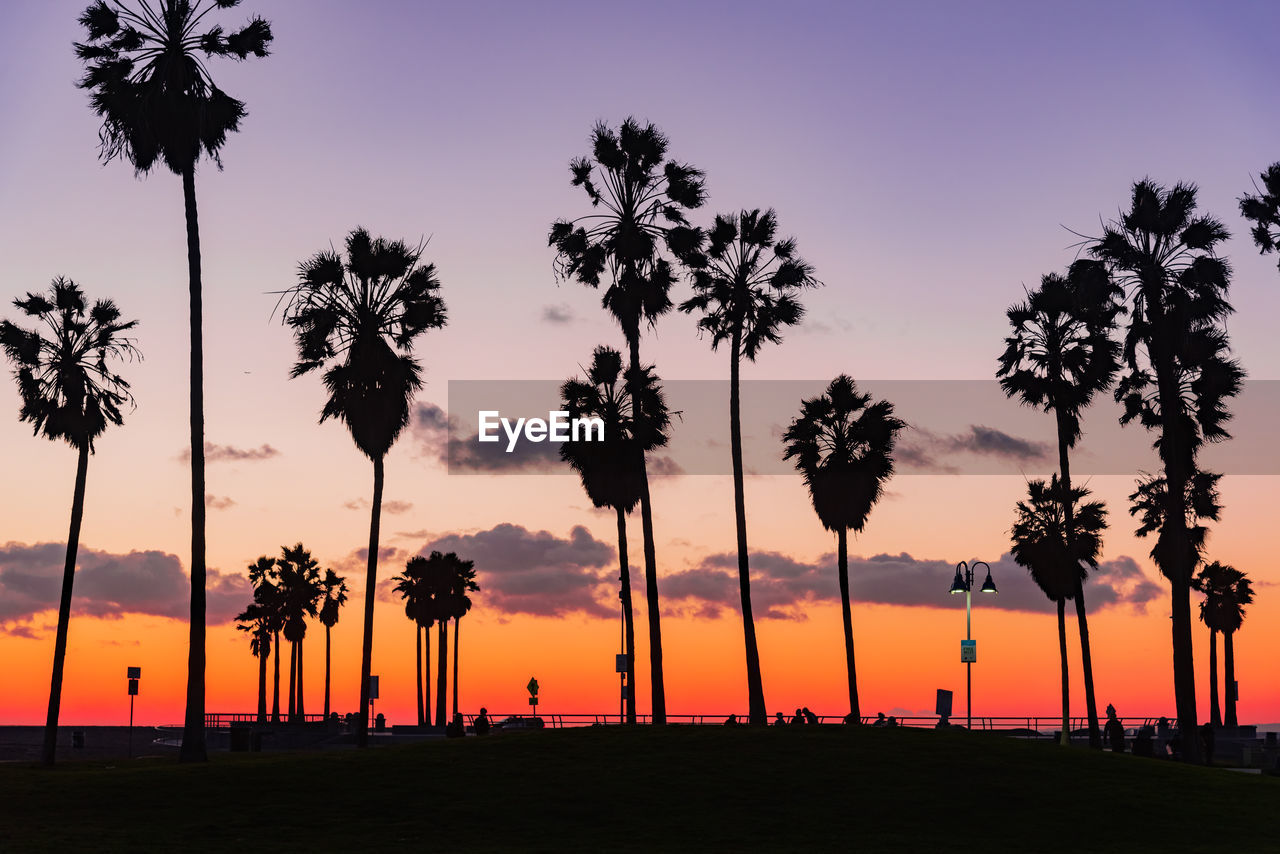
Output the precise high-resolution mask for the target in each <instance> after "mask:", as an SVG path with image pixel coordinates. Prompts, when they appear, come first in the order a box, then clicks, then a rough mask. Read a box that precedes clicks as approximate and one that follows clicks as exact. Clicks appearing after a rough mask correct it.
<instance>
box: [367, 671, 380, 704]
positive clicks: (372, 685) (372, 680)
mask: <svg viewBox="0 0 1280 854" xmlns="http://www.w3.org/2000/svg"><path fill="white" fill-rule="evenodd" d="M376 699H378V677H377V676H370V677H369V701H370V702H371V703H372V702H373V701H374V700H376Z"/></svg>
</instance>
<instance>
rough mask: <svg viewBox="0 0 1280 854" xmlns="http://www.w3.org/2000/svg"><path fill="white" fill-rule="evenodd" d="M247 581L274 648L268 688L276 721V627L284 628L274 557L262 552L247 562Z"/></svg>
mask: <svg viewBox="0 0 1280 854" xmlns="http://www.w3.org/2000/svg"><path fill="white" fill-rule="evenodd" d="M249 583H250V584H251V585H253V601H254V602H257V603H259V604H260V605H261V607H262V610H263V614H264V616H265V618H266V622H267V629H268V631H270V633H271V648H272V649H274V650H275V676H274V677H273V687H272V690H271V722H272V723H274V724H278V723H280V630H281V629H282V628H284V599H283V597H282V596H281V591H280V572H279V570H278V569H277V568H276V561H275V558H270V557H267V556H266V555H262V556H261V557H259V558H258V559H257V561H255V562H254V563H251V564H249Z"/></svg>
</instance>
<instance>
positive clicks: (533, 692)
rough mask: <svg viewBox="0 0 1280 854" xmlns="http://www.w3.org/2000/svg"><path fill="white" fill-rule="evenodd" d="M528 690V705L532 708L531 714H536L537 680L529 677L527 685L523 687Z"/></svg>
mask: <svg viewBox="0 0 1280 854" xmlns="http://www.w3.org/2000/svg"><path fill="white" fill-rule="evenodd" d="M525 687H526V688H528V689H529V705H530V706H533V713H534V714H535V715H536V714H537V713H538V680H537V679H534V678H533V677H532V676H530V677H529V684H528V685H526V686H525Z"/></svg>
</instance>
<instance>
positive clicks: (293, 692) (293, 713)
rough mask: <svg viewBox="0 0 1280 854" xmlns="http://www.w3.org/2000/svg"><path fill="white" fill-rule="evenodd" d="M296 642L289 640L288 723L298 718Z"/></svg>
mask: <svg viewBox="0 0 1280 854" xmlns="http://www.w3.org/2000/svg"><path fill="white" fill-rule="evenodd" d="M297 691H298V642H297V641H289V723H294V722H296V721H297V720H298V693H297Z"/></svg>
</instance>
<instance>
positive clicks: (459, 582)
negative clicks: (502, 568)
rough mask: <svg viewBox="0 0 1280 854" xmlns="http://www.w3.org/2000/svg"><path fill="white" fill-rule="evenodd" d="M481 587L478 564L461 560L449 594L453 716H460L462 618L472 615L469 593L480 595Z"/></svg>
mask: <svg viewBox="0 0 1280 854" xmlns="http://www.w3.org/2000/svg"><path fill="white" fill-rule="evenodd" d="M479 592H480V585H479V584H477V583H476V562H475V561H473V560H459V561H458V562H457V564H455V565H454V577H453V589H452V590H451V591H450V592H449V605H450V608H449V610H450V613H451V614H452V615H453V715H454V717H457V715H458V658H459V654H458V653H459V643H458V635H459V627H460V626H461V624H462V618H463V617H465V616H466V615H467V614H470V613H471V605H472V602H471V597H470V596H468V595H467V594H468V593H479Z"/></svg>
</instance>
